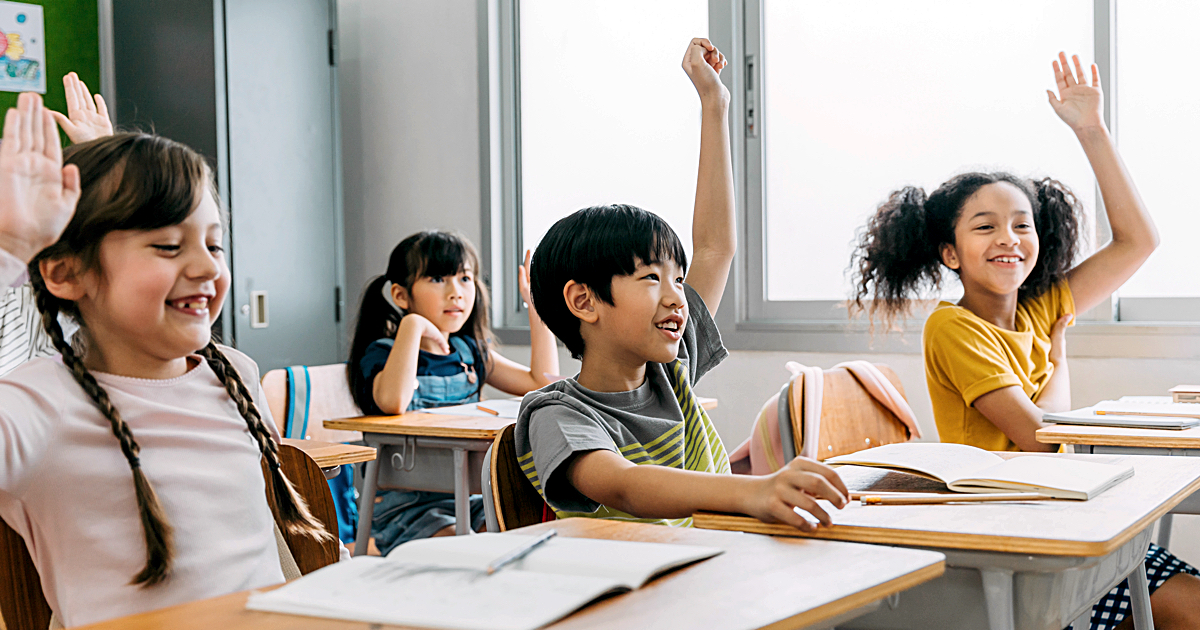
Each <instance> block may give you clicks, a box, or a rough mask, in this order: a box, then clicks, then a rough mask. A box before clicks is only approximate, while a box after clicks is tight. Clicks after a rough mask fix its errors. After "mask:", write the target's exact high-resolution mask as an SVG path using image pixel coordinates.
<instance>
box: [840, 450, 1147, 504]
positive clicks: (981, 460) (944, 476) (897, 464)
mask: <svg viewBox="0 0 1200 630" xmlns="http://www.w3.org/2000/svg"><path fill="white" fill-rule="evenodd" d="M825 463H826V464H830V465H834V466H844V465H856V466H868V467H876V468H886V469H890V470H898V471H902V472H908V473H915V474H918V475H923V476H926V477H929V478H932V479H935V480H937V481H941V482H942V483H944V484H946V487H947V488H949V489H950V490H951V491H953V492H971V493H1001V492H1014V491H1017V492H1036V493H1038V494H1042V495H1046V496H1048V497H1052V498H1056V499H1075V500H1088V499H1091V498H1093V497H1095V496H1097V495H1099V494H1100V493H1102V492H1104V491H1105V490H1107V489H1109V488H1111V487H1113V486H1115V485H1117V484H1118V483H1121V482H1122V481H1124V480H1126V479H1128V478H1130V477H1132V476H1133V467H1132V466H1129V465H1114V464H1101V463H1097V462H1084V461H1078V460H1070V459H1062V458H1050V457H1041V456H1037V455H1029V456H1024V457H1013V458H1010V459H1004V458H1001V457H1000V456H998V455H996V454H994V453H989V452H988V451H985V450H983V449H979V448H975V447H974V446H967V445H965V444H949V443H946V444H939V443H932V442H905V443H900V444H888V445H886V446H879V447H876V448H869V449H866V450H863V451H859V452H857V453H850V454H849V455H839V456H837V457H831V458H829V459H827V460H825Z"/></svg>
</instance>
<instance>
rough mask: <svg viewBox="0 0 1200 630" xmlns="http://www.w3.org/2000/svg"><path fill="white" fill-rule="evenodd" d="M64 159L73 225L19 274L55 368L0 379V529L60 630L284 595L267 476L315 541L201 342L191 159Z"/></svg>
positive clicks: (94, 148)
mask: <svg viewBox="0 0 1200 630" xmlns="http://www.w3.org/2000/svg"><path fill="white" fill-rule="evenodd" d="M35 120H36V118H35ZM35 127H36V125H35ZM39 134H42V135H44V139H42V135H39ZM22 135H23V136H24V135H25V134H22ZM31 135H32V137H33V138H34V139H35V140H34V142H35V144H34V146H35V148H40V147H41V146H42V143H45V145H46V146H48V145H50V144H51V143H53V144H55V145H57V142H58V140H57V137H56V134H54V132H53V129H52V127H51V128H46V127H37V128H36V129H35V130H34V133H32V134H31ZM21 146H22V147H24V146H25V140H24V139H22V141H21ZM9 150H10V149H9V146H8V141H6V142H5V146H4V147H3V151H4V152H7V151H9ZM66 158H67V160H66V161H67V162H68V163H70V164H71V165H73V166H74V167H75V168H77V169H78V174H79V177H80V180H81V182H82V195H81V197H80V199H79V203H78V207H77V209H76V212H75V215H74V217H73V218H72V219H71V221H70V223H69V224H68V225H67V227H66V230H65V231H64V232H63V233H62V236H61V238H59V239H58V240H57V242H55V243H54V244H53V245H51V246H50V247H48V248H46V249H44V250H42V251H41V253H39V254H38V255H37V256H36V257H35V258H34V259H33V261H32V262H31V263H30V265H29V272H30V275H31V280H32V282H33V287H34V294H35V296H36V299H37V304H38V308H39V309H40V310H41V311H42V316H43V325H44V327H45V329H46V332H47V333H48V334H49V336H50V338H51V340H52V341H53V342H54V345H55V347H56V348H57V349H58V351H59V352H60V353H61V357H60V358H38V359H34V360H32V361H29V362H28V363H25V364H24V365H22V366H21V367H19V368H17V369H16V370H14V371H13V372H12V373H11V374H9V375H8V376H7V377H6V378H5V379H3V380H0V435H3V437H2V438H0V458H3V459H2V461H0V471H2V472H0V516H3V518H4V520H5V521H6V522H7V523H8V524H9V525H10V526H12V527H13V528H14V529H15V530H16V531H17V532H18V533H19V534H21V536H22V537H23V538H24V539H25V541H26V544H27V545H28V547H29V550H30V553H31V555H32V557H33V561H34V563H35V565H36V566H37V569H38V572H39V574H40V576H41V580H42V587H43V591H44V592H45V595H46V598H47V600H48V602H49V604H50V607H51V609H52V610H53V611H54V613H55V614H56V615H57V617H58V619H59V620H60V621H61V622H62V623H64V624H65V625H67V626H75V625H81V624H88V623H92V622H97V621H102V620H105V619H109V618H113V617H119V616H123V615H130V614H134V613H138V612H142V611H147V610H153V609H156V608H161V607H164V606H170V605H174V604H178V603H182V602H187V601H191V600H195V599H201V598H206V597H213V596H217V595H222V594H225V593H230V592H234V591H239V590H244V589H249V588H257V587H262V586H268V585H271V584H276V583H279V582H282V581H283V575H282V572H281V569H280V560H279V552H278V548H277V546H276V539H275V534H274V533H273V531H274V521H273V518H272V515H271V510H270V509H269V508H268V505H267V502H266V497H265V491H266V489H265V484H264V480H263V471H262V468H261V466H260V461H261V460H262V459H263V458H265V459H266V461H267V463H268V465H269V466H268V467H269V471H270V475H271V483H272V488H273V490H274V494H275V496H276V497H277V500H278V502H279V505H278V507H279V512H280V515H281V519H282V521H283V524H284V525H285V527H287V528H288V529H289V530H291V531H293V532H296V533H307V534H309V535H312V536H313V537H314V538H318V539H327V537H328V534H327V533H326V532H325V531H324V530H323V529H322V528H321V526H320V524H319V523H317V522H316V521H315V520H314V519H313V517H312V516H311V515H310V514H309V512H308V510H307V508H306V506H305V505H304V502H303V500H302V499H301V498H300V497H299V496H297V495H296V493H295V490H294V489H293V488H292V485H291V483H290V482H289V481H288V480H287V478H286V477H284V475H283V473H282V471H281V470H280V468H279V456H278V445H277V441H278V439H279V432H278V430H277V429H276V427H275V423H274V421H273V420H272V418H271V416H270V412H269V410H268V408H267V406H266V405H265V404H262V388H261V387H260V386H259V385H258V370H257V368H256V366H255V365H254V362H253V361H251V360H250V359H249V358H248V357H246V356H245V355H243V354H241V353H239V352H237V351H235V350H232V349H229V348H223V347H220V346H218V345H216V344H214V343H213V342H211V341H210V335H211V332H210V331H211V325H212V322H213V320H214V319H215V318H216V317H217V315H218V314H219V312H220V309H221V306H222V304H223V303H224V300H225V296H226V293H227V291H228V289H229V282H230V280H229V269H228V267H227V265H226V263H225V258H224V253H223V251H222V248H221V241H222V234H223V230H224V228H223V221H222V216H221V212H220V209H219V208H218V206H217V202H216V198H215V197H214V195H213V193H212V180H211V173H210V171H209V169H208V167H207V165H206V164H205V161H204V159H203V158H202V157H201V156H200V155H199V154H197V153H196V152H194V151H192V150H191V149H188V148H187V147H184V146H183V145H180V144H177V143H175V142H172V141H170V140H166V139H164V138H160V137H156V136H151V135H146V134H118V135H115V136H109V137H105V138H100V139H97V140H93V141H91V142H87V143H84V144H79V145H74V146H72V147H70V148H69V149H67V151H66ZM46 170H47V172H49V171H52V170H53V169H46ZM73 170H74V169H72V172H73ZM60 315H61V316H65V317H67V318H69V319H72V320H74V321H76V322H77V323H78V324H79V325H80V330H79V331H78V332H77V333H76V334H75V337H74V339H73V343H71V344H68V343H66V342H65V341H64V340H63V334H62V329H61V327H60V325H59V316H60ZM131 473H132V477H133V479H132V483H131V482H130V474H131Z"/></svg>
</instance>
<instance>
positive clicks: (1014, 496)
mask: <svg viewBox="0 0 1200 630" xmlns="http://www.w3.org/2000/svg"><path fill="white" fill-rule="evenodd" d="M900 494H904V493H895V494H888V495H881V494H865V493H864V494H863V495H861V496H859V497H858V500H859V501H861V502H862V504H863V505H932V504H936V503H986V502H990V501H1045V500H1047V499H1053V498H1054V497H1052V496H1049V495H1045V494H1040V493H1038V492H1010V493H997V494H919V493H915V492H912V493H907V494H908V496H899V495H900Z"/></svg>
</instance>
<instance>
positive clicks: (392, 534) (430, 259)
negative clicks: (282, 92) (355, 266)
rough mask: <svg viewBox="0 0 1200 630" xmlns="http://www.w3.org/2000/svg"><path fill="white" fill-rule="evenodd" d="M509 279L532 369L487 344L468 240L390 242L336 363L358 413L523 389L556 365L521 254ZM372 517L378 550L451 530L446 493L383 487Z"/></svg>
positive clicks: (431, 235) (438, 236) (475, 520)
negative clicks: (346, 353) (525, 312)
mask: <svg viewBox="0 0 1200 630" xmlns="http://www.w3.org/2000/svg"><path fill="white" fill-rule="evenodd" d="M525 258H526V260H525V264H524V265H522V266H521V267H520V275H519V277H518V285H519V287H520V291H521V294H522V296H525V301H526V302H527V303H529V335H530V345H531V346H532V361H531V363H532V364H533V365H532V367H529V368H527V367H525V366H523V365H520V364H519V363H516V362H514V361H510V360H508V359H506V358H505V357H503V356H501V355H500V354H499V353H498V352H496V351H495V350H494V349H492V348H491V347H490V345H491V344H490V341H491V335H492V333H491V331H490V330H489V328H488V293H487V287H486V286H484V284H483V282H482V281H480V280H479V276H478V273H479V255H478V254H476V252H475V247H474V246H473V245H471V243H470V241H468V240H467V239H465V238H463V237H461V236H458V235H457V234H452V233H449V232H439V231H428V232H419V233H417V234H413V235H412V236H410V237H408V238H406V239H404V240H403V241H401V242H400V244H399V245H397V246H396V248H395V249H394V250H392V255H391V258H390V259H389V261H388V268H387V273H385V274H384V275H382V276H379V277H378V278H375V279H374V280H372V281H371V283H370V284H368V285H367V289H366V292H365V293H364V295H363V300H362V306H361V307H360V308H359V314H358V326H357V328H356V329H355V332H354V343H353V344H352V345H351V349H350V361H349V362H348V363H347V365H346V368H347V372H348V376H349V380H350V391H351V393H352V394H353V395H354V400H355V402H357V403H358V406H359V408H360V409H362V410H363V412H364V413H366V414H368V415H378V414H398V413H404V412H405V411H412V410H415V409H426V408H429V407H445V406H449V405H459V404H464V403H471V402H477V401H478V400H479V392H480V391H481V390H482V389H483V385H484V383H486V384H488V385H491V386H492V387H495V388H497V389H499V390H501V391H504V392H507V393H510V394H525V393H526V392H530V391H532V390H535V389H537V388H539V387H541V386H542V385H545V384H546V383H549V382H550V381H551V378H552V375H555V374H557V373H558V348H557V345H556V344H555V342H554V335H553V334H551V333H550V331H549V330H548V329H547V328H546V326H545V325H544V324H542V320H541V318H539V317H538V314H537V311H536V310H534V308H533V304H532V302H531V300H529V298H528V293H529V279H528V274H527V273H526V270H527V269H528V268H529V253H528V252H526V254H525ZM379 496H380V497H381V500H380V503H379V505H377V506H376V507H375V516H374V518H373V519H372V521H373V522H372V533H373V534H374V536H375V544H376V545H377V546H378V548H379V551H380V552H382V553H383V554H387V553H388V551H390V550H391V549H393V548H394V547H395V546H396V545H399V544H401V543H404V542H407V541H409V540H414V539H417V538H428V537H430V536H438V535H451V534H453V533H454V495H453V494H448V493H443V492H417V491H412V492H384V493H380V495H379ZM471 527H472V529H476V530H478V529H481V528H482V527H483V498H482V497H480V496H479V495H475V496H472V497H471Z"/></svg>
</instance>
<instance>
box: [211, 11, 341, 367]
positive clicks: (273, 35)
mask: <svg viewBox="0 0 1200 630" xmlns="http://www.w3.org/2000/svg"><path fill="white" fill-rule="evenodd" d="M331 4H332V3H331V2H330V0H224V13H225V15H224V17H225V20H224V21H225V68H226V85H225V94H226V99H227V103H228V109H227V111H228V119H227V120H228V129H229V138H228V156H229V171H228V174H229V178H228V186H229V197H228V199H229V205H230V215H231V220H232V223H231V225H232V229H231V241H232V243H231V246H232V252H231V253H232V256H231V264H232V268H233V296H232V301H231V306H232V308H227V310H226V312H227V313H228V314H229V315H232V317H231V319H232V321H233V328H234V334H235V339H236V343H237V347H238V349H239V350H241V351H242V352H245V353H246V354H248V355H250V357H252V358H253V359H254V360H255V361H257V362H258V365H259V368H260V369H261V370H262V371H263V372H264V373H265V372H266V371H267V370H270V369H274V368H277V367H283V366H287V365H299V364H304V365H319V364H325V363H334V362H336V361H338V360H340V356H339V337H340V323H339V320H340V304H339V303H338V302H337V300H338V299H340V290H339V278H340V277H341V275H342V269H341V265H342V263H341V260H340V256H341V250H340V245H339V243H340V241H341V221H340V213H341V200H340V189H339V179H338V178H339V176H340V168H341V165H340V163H339V161H338V156H339V150H338V146H337V142H338V138H337V125H336V120H335V114H336V113H337V112H336V95H337V84H336V79H337V76H336V73H335V72H336V69H335V67H334V65H333V62H334V55H333V54H332V50H333V41H334V39H333V37H334V32H335V30H334V25H335V15H334V12H333V11H334V9H333V7H332V6H331Z"/></svg>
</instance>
